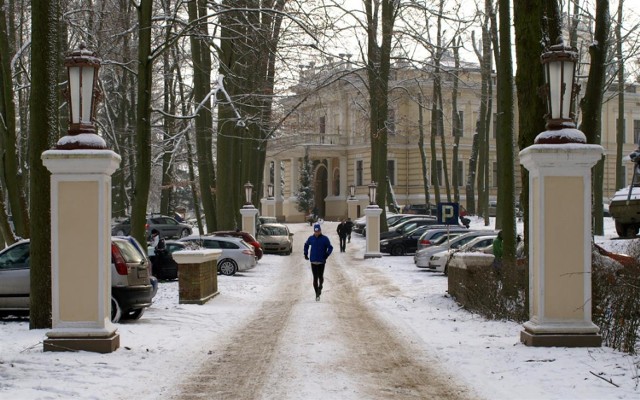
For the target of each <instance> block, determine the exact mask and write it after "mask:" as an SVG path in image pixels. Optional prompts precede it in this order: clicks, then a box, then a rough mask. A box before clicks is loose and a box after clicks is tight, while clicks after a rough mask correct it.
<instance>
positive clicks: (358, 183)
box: [356, 160, 364, 186]
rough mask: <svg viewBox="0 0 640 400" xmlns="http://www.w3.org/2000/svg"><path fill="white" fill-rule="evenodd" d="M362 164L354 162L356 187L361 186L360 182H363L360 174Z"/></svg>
mask: <svg viewBox="0 0 640 400" xmlns="http://www.w3.org/2000/svg"><path fill="white" fill-rule="evenodd" d="M363 164H364V162H363V161H362V160H357V161H356V186H362V181H363V179H362V178H363V177H362V172H363V169H364V168H363Z"/></svg>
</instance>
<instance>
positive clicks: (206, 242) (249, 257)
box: [180, 235, 256, 275]
mask: <svg viewBox="0 0 640 400" xmlns="http://www.w3.org/2000/svg"><path fill="white" fill-rule="evenodd" d="M180 241H181V242H189V243H194V244H197V245H198V246H200V247H204V248H205V249H219V250H222V254H220V256H219V257H218V273H220V274H222V275H234V274H235V273H236V272H238V271H247V270H250V269H251V268H253V267H255V266H256V255H255V253H254V251H253V247H251V245H250V244H248V243H247V242H245V241H244V240H242V238H237V237H228V236H214V235H203V236H200V235H190V236H187V237H183V238H182V239H180Z"/></svg>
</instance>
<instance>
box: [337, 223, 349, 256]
mask: <svg viewBox="0 0 640 400" xmlns="http://www.w3.org/2000/svg"><path fill="white" fill-rule="evenodd" d="M336 232H338V237H339V238H340V252H341V253H344V252H345V251H346V250H347V224H346V223H345V221H340V223H339V224H338V229H336Z"/></svg>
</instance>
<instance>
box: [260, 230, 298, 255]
mask: <svg viewBox="0 0 640 400" xmlns="http://www.w3.org/2000/svg"><path fill="white" fill-rule="evenodd" d="M256 239H258V242H260V244H261V245H262V249H263V250H264V252H265V253H280V254H285V255H289V254H291V252H292V251H293V233H291V232H290V231H289V227H287V226H286V225H284V224H263V225H261V226H260V229H258V233H257V235H256Z"/></svg>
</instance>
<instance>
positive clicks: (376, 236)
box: [364, 181, 382, 258]
mask: <svg viewBox="0 0 640 400" xmlns="http://www.w3.org/2000/svg"><path fill="white" fill-rule="evenodd" d="M368 188H369V206H368V207H367V208H365V210H364V214H365V215H366V217H367V248H366V252H365V253H364V258H379V257H382V253H380V214H382V209H381V208H380V207H378V205H377V204H376V190H377V188H378V185H377V184H376V183H375V182H374V181H371V183H370V184H369V186H368Z"/></svg>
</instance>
